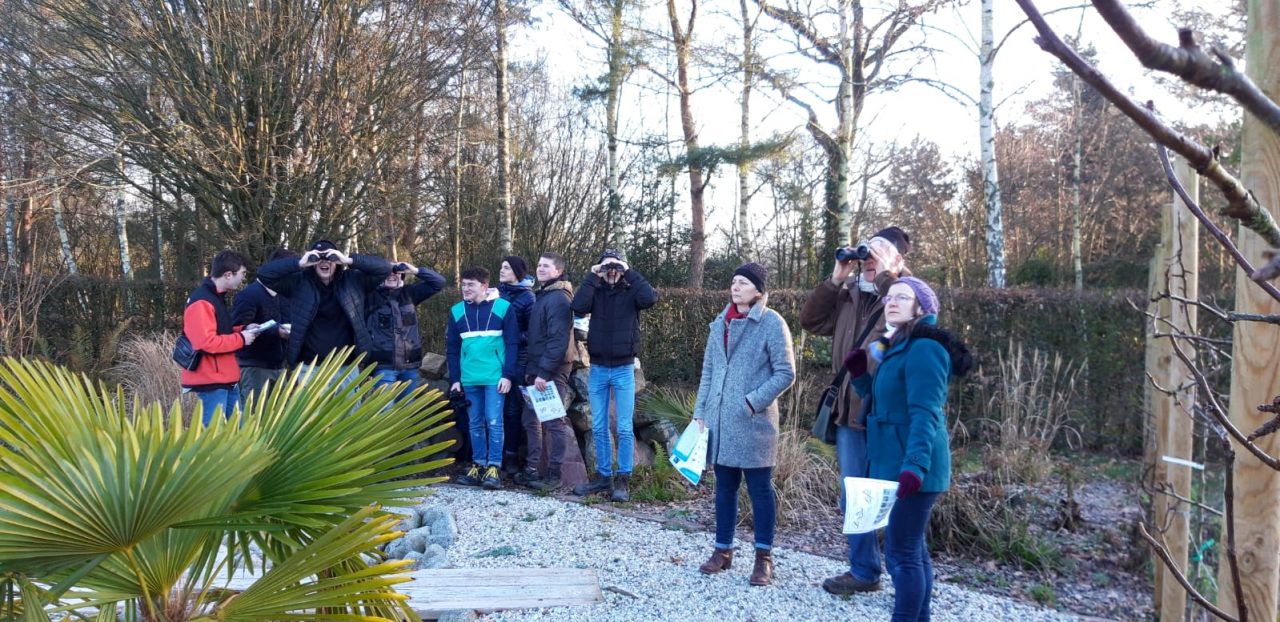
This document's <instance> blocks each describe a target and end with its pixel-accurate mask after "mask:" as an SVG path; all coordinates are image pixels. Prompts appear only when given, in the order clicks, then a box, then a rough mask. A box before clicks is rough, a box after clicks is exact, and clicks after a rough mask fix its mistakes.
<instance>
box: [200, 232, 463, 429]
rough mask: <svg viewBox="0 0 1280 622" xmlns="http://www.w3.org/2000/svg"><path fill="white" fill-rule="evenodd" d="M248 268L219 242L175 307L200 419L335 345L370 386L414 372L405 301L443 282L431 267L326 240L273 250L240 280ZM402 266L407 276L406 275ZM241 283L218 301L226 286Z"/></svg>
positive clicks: (413, 326) (418, 356) (418, 343)
mask: <svg viewBox="0 0 1280 622" xmlns="http://www.w3.org/2000/svg"><path fill="white" fill-rule="evenodd" d="M248 271H249V261H248V259H247V258H246V257H245V256H244V255H243V254H241V253H238V252H236V251H233V250H224V251H220V252H219V253H217V254H216V255H214V257H213V260H212V261H211V262H210V270H209V276H208V277H207V278H205V279H204V281H203V282H202V283H201V284H200V286H199V287H197V288H196V289H195V291H193V292H192V293H191V295H190V296H189V297H188V298H187V304H186V307H185V309H184V310H183V318H182V331H183V334H184V335H185V336H186V337H187V339H188V340H190V341H191V345H192V347H193V348H194V349H195V350H197V351H198V352H199V353H200V358H199V362H198V364H197V365H195V366H194V368H193V369H183V370H182V388H183V391H184V392H191V393H193V394H194V395H195V396H196V397H197V398H198V399H199V401H200V403H201V405H202V409H201V410H202V420H203V423H204V424H205V425H206V426H207V425H209V424H210V422H211V421H212V420H213V417H214V416H215V413H217V412H219V411H220V412H222V414H223V415H224V416H226V417H230V416H231V413H232V412H233V411H234V410H235V409H236V408H237V407H238V406H239V405H240V402H241V398H242V396H243V397H244V399H246V400H247V399H251V398H252V397H254V396H256V395H259V394H262V393H263V392H264V391H265V390H266V388H267V386H268V385H269V384H270V383H272V382H275V381H277V380H278V379H279V378H280V376H281V375H282V374H283V373H284V371H285V369H288V368H292V367H295V366H302V367H304V368H309V367H311V366H313V365H315V364H316V363H317V362H318V361H319V360H322V359H324V358H326V357H328V356H329V355H331V354H332V353H334V352H337V351H339V350H341V349H343V348H348V347H352V348H353V349H352V350H349V352H352V354H351V357H352V360H354V358H355V357H356V356H359V355H363V356H364V357H365V361H366V362H368V363H372V364H375V365H376V369H375V372H374V374H375V378H376V380H377V383H378V385H380V386H381V385H387V384H391V383H395V382H401V381H405V380H408V381H410V382H416V379H417V370H418V366H419V365H420V364H421V362H422V338H421V335H420V334H419V332H418V324H417V320H416V312H415V309H414V307H415V305H417V304H418V303H421V302H422V301H424V300H426V299H427V298H429V297H431V296H432V295H434V294H436V293H437V292H439V291H440V290H441V289H443V288H444V284H445V280H444V277H443V276H441V275H440V274H438V273H436V272H434V271H432V270H429V269H427V268H418V267H416V266H414V265H412V264H409V263H404V262H397V263H394V264H393V263H392V262H390V261H387V260H386V259H383V258H381V257H375V256H372V255H361V254H352V255H347V254H346V253H344V252H342V251H341V250H340V249H338V248H337V247H336V246H335V245H334V244H333V243H332V242H330V241H328V240H319V241H317V242H315V243H314V244H312V245H311V246H310V248H308V249H307V251H306V252H305V253H302V254H301V255H299V254H298V253H296V252H293V251H289V250H285V249H281V250H278V251H276V252H275V253H273V254H272V256H271V257H270V258H269V260H268V261H267V263H265V264H263V265H262V266H261V267H260V268H259V269H258V271H257V275H256V277H257V278H255V279H254V281H253V282H252V283H251V284H249V285H248V286H247V287H244V285H245V282H246V280H247V278H248ZM406 274H412V275H414V276H415V277H417V282H415V283H413V284H412V285H406V284H405V280H404V277H405V275H406ZM242 288H243V291H241V292H240V293H239V294H238V295H236V297H235V301H234V304H233V305H231V306H230V307H228V306H227V301H226V294H227V293H229V292H232V291H236V290H240V289H242ZM303 373H304V374H305V373H307V370H306V369H304V370H303Z"/></svg>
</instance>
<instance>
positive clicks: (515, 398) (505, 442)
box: [502, 387, 525, 472]
mask: <svg viewBox="0 0 1280 622" xmlns="http://www.w3.org/2000/svg"><path fill="white" fill-rule="evenodd" d="M523 415H524V394H522V393H521V392H520V387H511V390H510V391H507V395H506V401H504V402H503V404H502V429H503V430H504V431H505V432H506V434H505V435H504V436H503V438H502V464H503V467H504V468H506V469H507V470H508V471H509V472H515V471H519V470H520V469H521V468H523V467H524V465H523V464H521V461H520V450H522V449H524V448H525V438H524V424H523V423H522V422H521V417H522V416H523Z"/></svg>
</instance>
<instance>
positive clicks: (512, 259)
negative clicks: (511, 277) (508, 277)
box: [502, 255, 529, 283]
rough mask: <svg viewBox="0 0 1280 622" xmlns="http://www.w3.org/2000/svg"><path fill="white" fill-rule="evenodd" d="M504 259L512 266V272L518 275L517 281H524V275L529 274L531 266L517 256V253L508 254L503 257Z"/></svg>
mask: <svg viewBox="0 0 1280 622" xmlns="http://www.w3.org/2000/svg"><path fill="white" fill-rule="evenodd" d="M502 260H503V261H505V262H507V265H508V266H511V272H512V273H513V274H515V275H516V282H517V283H519V282H520V281H523V280H524V277H525V276H526V275H528V274H529V266H528V264H526V263H525V262H524V260H523V259H521V258H519V257H516V256H515V255H507V256H506V257H503V258H502Z"/></svg>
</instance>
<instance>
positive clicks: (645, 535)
mask: <svg viewBox="0 0 1280 622" xmlns="http://www.w3.org/2000/svg"><path fill="white" fill-rule="evenodd" d="M423 501H424V502H425V503H429V504H436V503H439V504H443V505H447V506H449V507H451V508H452V509H453V510H454V514H455V517H456V519H457V523H458V540H457V542H456V543H455V544H454V545H453V546H452V547H451V548H450V549H449V562H448V565H449V566H451V567H456V568H495V567H508V568H509V567H562V568H594V569H596V571H597V572H598V574H599V577H600V582H601V587H602V588H604V598H605V602H604V603H602V604H597V605H594V606H586V607H558V608H552V609H543V610H538V611H532V610H522V611H503V612H498V613H493V614H490V615H488V616H485V617H483V618H481V619H483V620H555V621H556V622H569V621H575V620H591V621H615V622H623V621H626V622H630V621H645V622H648V621H650V620H726V621H755V622H765V621H772V620H778V621H786V622H809V621H815V622H816V621H819V620H887V619H888V618H889V614H890V612H891V611H892V609H893V589H892V587H890V584H891V583H892V582H891V581H890V580H889V577H888V575H885V576H884V584H885V589H883V590H881V591H879V592H876V593H873V594H862V595H858V596H854V597H851V598H847V599H845V598H840V597H836V596H832V595H830V594H827V593H826V592H824V591H823V590H822V588H821V583H822V579H823V578H825V577H828V576H832V575H835V574H837V573H839V572H841V571H842V570H844V568H842V564H840V563H839V562H837V561H834V560H831V559H827V558H823V557H817V556H814V555H809V554H806V553H800V552H796V551H788V550H785V549H775V550H774V557H775V563H776V570H775V575H774V585H773V586H770V587H764V588H752V587H750V586H748V585H747V576H748V575H749V574H750V572H751V557H750V543H744V542H738V555H739V557H737V558H735V563H734V565H733V568H732V569H731V570H729V571H726V572H724V573H721V574H719V575H714V576H705V575H703V574H701V573H699V572H698V565H699V564H701V563H702V562H703V561H704V560H705V559H706V557H707V555H708V554H709V553H710V552H711V537H710V535H709V534H706V533H686V532H684V531H682V530H670V529H664V528H663V526H662V525H660V524H657V523H654V522H650V521H643V520H637V519H632V518H628V517H625V516H619V515H617V514H615V513H611V512H606V511H602V510H598V509H594V508H592V507H590V506H584V505H581V504H577V503H566V502H563V501H559V500H556V499H554V498H549V497H545V498H544V497H535V496H532V495H527V494H523V493H518V492H510V491H496V492H489V491H482V490H478V489H469V488H457V487H451V486H443V487H437V488H435V490H434V494H433V495H431V496H429V497H428V498H426V499H424V500H423ZM502 547H508V548H505V549H504V548H502ZM495 553H496V554H497V556H493V555H494V554H495ZM744 553H745V555H744ZM933 619H934V620H936V621H938V622H945V621H956V622H961V621H963V622H982V621H985V620H1017V621H1018V622H1034V621H1038V620H1054V621H1056V620H1075V619H1078V618H1075V617H1073V616H1069V615H1064V614H1061V613H1058V612H1055V611H1052V610H1048V609H1038V608H1036V607H1033V606H1030V605H1027V604H1023V603H1019V602H1015V601H1012V600H1008V599H1005V598H1000V597H997V596H991V595H987V594H982V593H979V592H972V591H969V590H965V589H963V588H961V587H957V586H954V585H949V584H944V583H938V584H935V586H934V598H933Z"/></svg>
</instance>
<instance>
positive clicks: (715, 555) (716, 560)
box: [698, 548, 733, 574]
mask: <svg viewBox="0 0 1280 622" xmlns="http://www.w3.org/2000/svg"><path fill="white" fill-rule="evenodd" d="M731 566H733V549H720V548H717V549H715V550H714V551H712V552H711V559H708V560H707V561H705V562H703V563H702V565H701V566H698V570H701V571H702V574H715V573H717V572H720V571H721V570H728V569H729V568H730V567H731Z"/></svg>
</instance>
